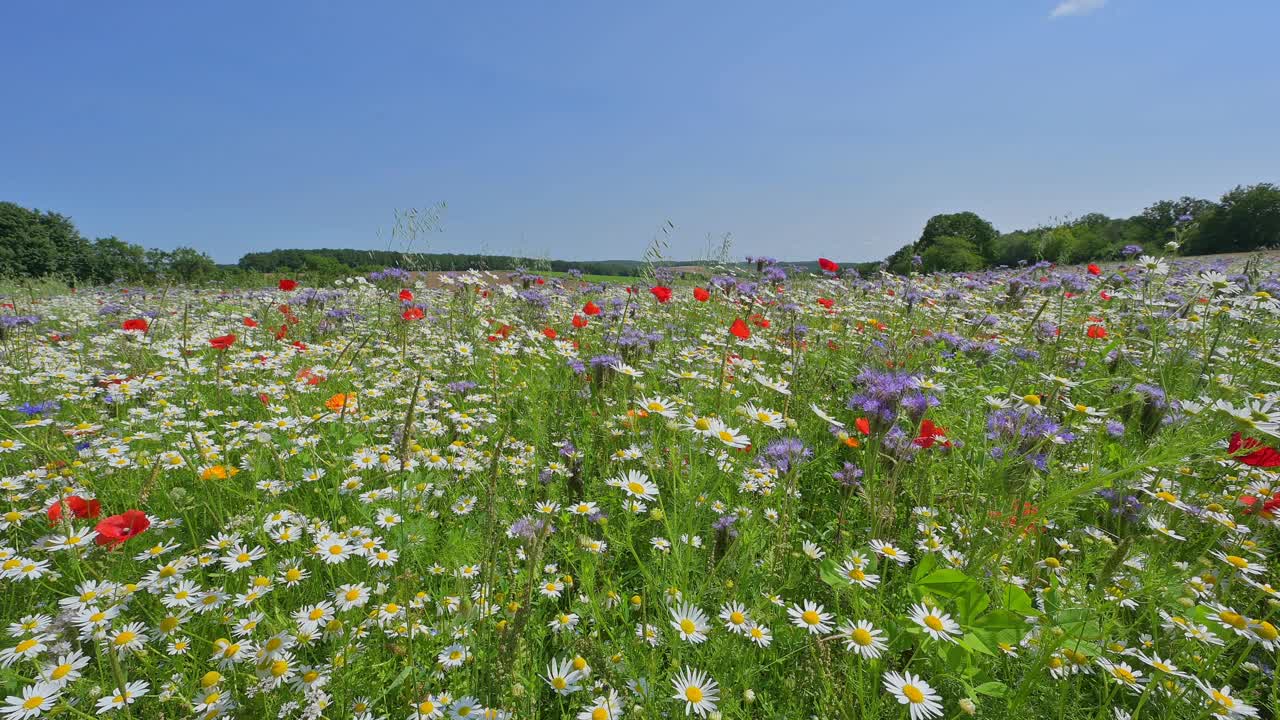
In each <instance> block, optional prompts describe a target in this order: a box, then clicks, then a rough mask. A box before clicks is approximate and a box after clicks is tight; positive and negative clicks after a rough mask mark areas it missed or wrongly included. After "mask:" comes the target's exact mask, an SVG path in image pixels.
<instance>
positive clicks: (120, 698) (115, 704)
mask: <svg viewBox="0 0 1280 720" xmlns="http://www.w3.org/2000/svg"><path fill="white" fill-rule="evenodd" d="M150 689H151V685H149V684H148V683H147V681H146V680H134V681H133V682H130V683H126V684H125V686H124V687H123V688H117V689H116V691H115V692H114V693H112V694H110V695H104V696H103V697H100V698H98V714H99V715H101V714H102V713H104V712H109V711H111V710H118V709H120V708H122V707H124V706H125V705H132V704H133V703H134V701H136V700H137V699H138V698H140V697H142V696H144V695H146V694H147V691H149V690H150Z"/></svg>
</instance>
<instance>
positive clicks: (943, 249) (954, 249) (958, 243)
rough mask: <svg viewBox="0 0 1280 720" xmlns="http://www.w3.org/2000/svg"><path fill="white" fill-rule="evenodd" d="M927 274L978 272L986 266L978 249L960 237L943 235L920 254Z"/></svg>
mask: <svg viewBox="0 0 1280 720" xmlns="http://www.w3.org/2000/svg"><path fill="white" fill-rule="evenodd" d="M920 258H921V260H922V261H923V264H924V270H925V272H957V271H963V270H977V269H979V268H981V267H982V266H983V264H984V262H985V261H984V260H983V257H982V255H981V254H980V253H979V252H978V248H977V246H976V245H974V244H973V243H972V242H971V241H969V240H968V239H967V238H962V237H960V236H959V235H943V236H942V237H939V238H936V239H935V240H934V241H933V244H931V245H930V246H929V247H927V248H925V251H924V252H923V253H921V254H920Z"/></svg>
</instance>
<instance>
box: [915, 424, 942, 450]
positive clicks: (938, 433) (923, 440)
mask: <svg viewBox="0 0 1280 720" xmlns="http://www.w3.org/2000/svg"><path fill="white" fill-rule="evenodd" d="M938 441H942V446H943V447H951V441H950V440H948V439H947V431H946V429H945V428H942V427H939V426H937V425H934V424H933V421H932V420H930V419H928V418H925V420H924V422H922V423H920V434H919V435H917V436H916V439H915V440H914V441H913V442H915V444H916V445H919V446H920V447H922V448H925V449H926V450H927V449H929V448H931V447H933V444H934V443H936V442H938Z"/></svg>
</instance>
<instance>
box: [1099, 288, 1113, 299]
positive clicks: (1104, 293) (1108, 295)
mask: <svg viewBox="0 0 1280 720" xmlns="http://www.w3.org/2000/svg"><path fill="white" fill-rule="evenodd" d="M1098 297H1100V298H1102V299H1103V300H1110V299H1111V293H1109V292H1107V291H1106V290H1103V291H1102V292H1100V293H1098Z"/></svg>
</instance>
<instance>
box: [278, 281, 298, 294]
mask: <svg viewBox="0 0 1280 720" xmlns="http://www.w3.org/2000/svg"><path fill="white" fill-rule="evenodd" d="M280 289H281V290H283V291H285V292H293V291H294V290H297V289H298V281H297V280H290V279H289V278H283V279H281V280H280Z"/></svg>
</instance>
